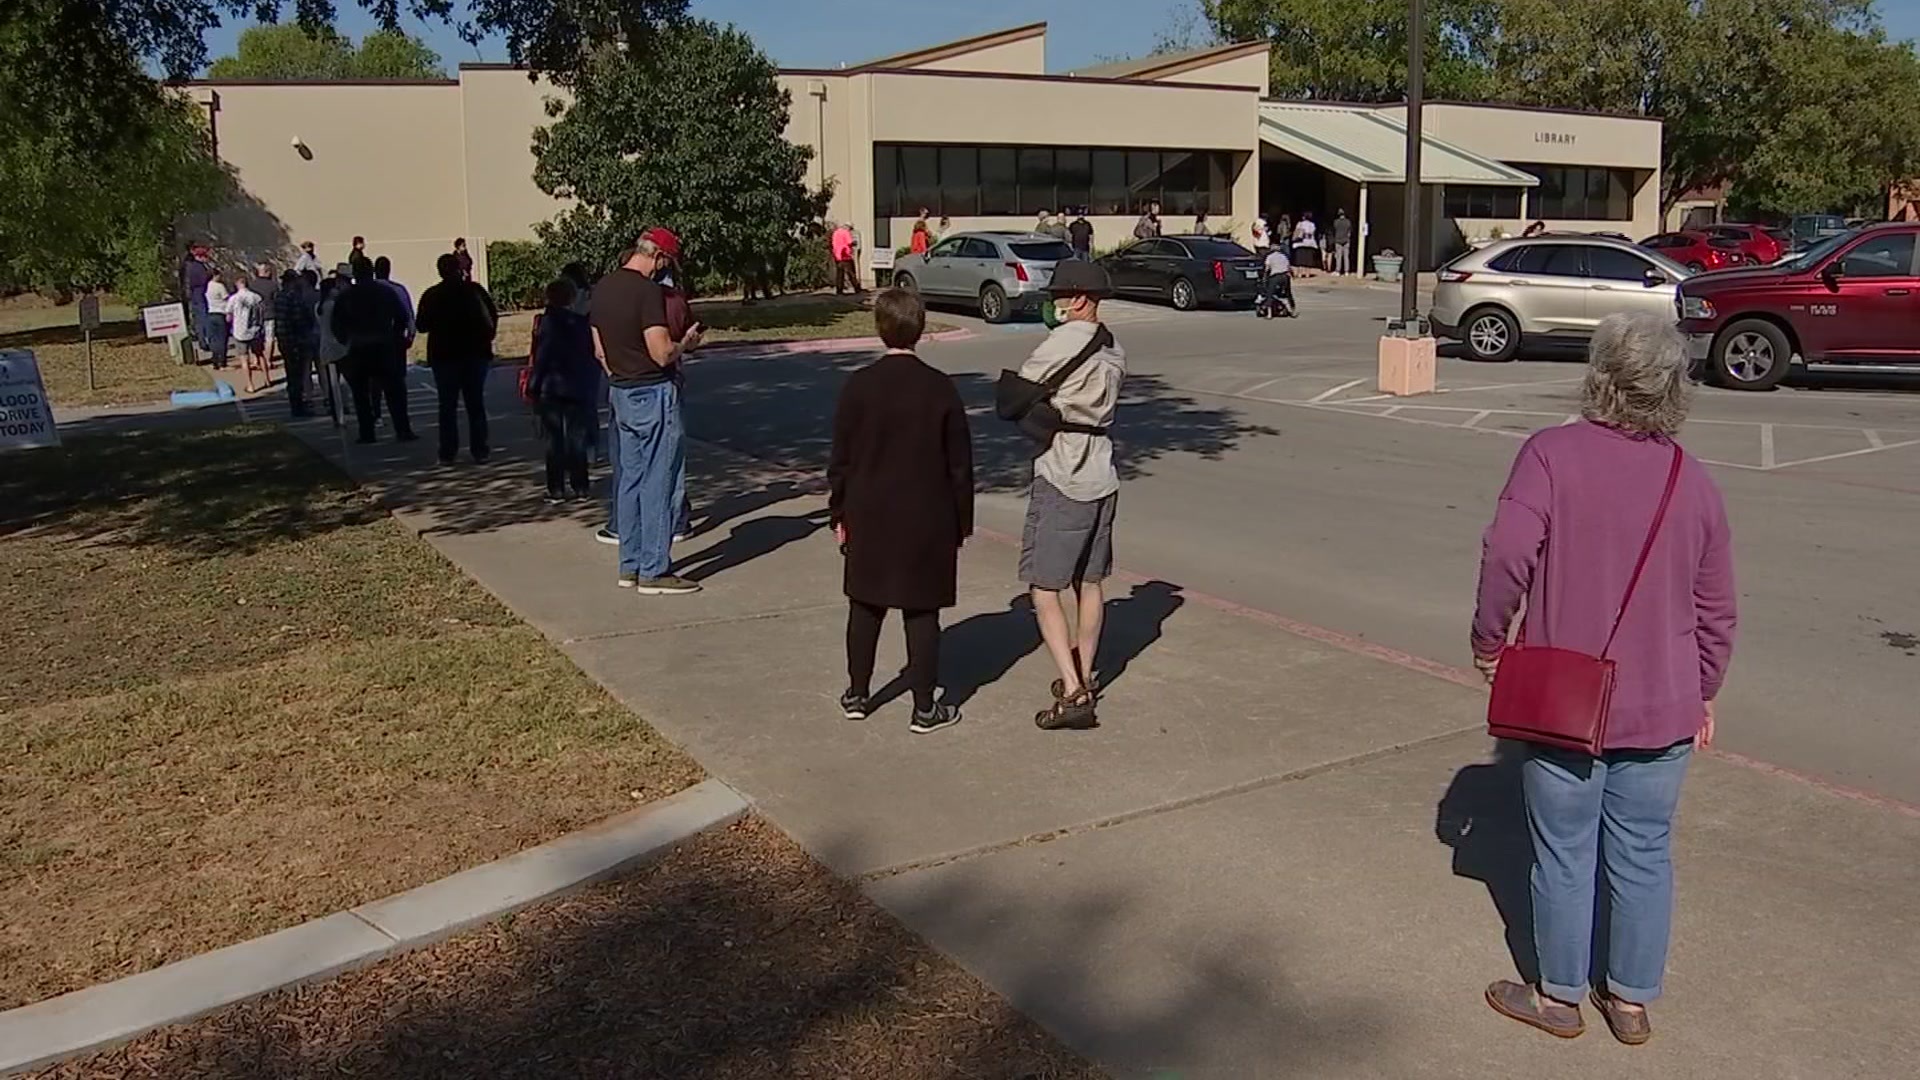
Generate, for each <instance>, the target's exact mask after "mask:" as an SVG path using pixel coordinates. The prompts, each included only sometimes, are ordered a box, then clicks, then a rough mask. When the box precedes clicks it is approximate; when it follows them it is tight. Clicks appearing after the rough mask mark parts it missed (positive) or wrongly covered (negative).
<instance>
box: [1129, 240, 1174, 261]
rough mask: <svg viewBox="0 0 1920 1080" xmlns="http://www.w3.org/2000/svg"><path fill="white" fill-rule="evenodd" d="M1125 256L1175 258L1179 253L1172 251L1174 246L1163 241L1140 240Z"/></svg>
mask: <svg viewBox="0 0 1920 1080" xmlns="http://www.w3.org/2000/svg"><path fill="white" fill-rule="evenodd" d="M1127 254H1129V255H1139V256H1142V257H1154V256H1163V257H1164V256H1177V255H1178V254H1180V253H1179V252H1178V251H1176V250H1175V249H1174V246H1173V245H1172V244H1170V243H1168V242H1167V241H1165V240H1142V241H1140V242H1139V243H1138V244H1136V245H1134V248H1133V250H1132V251H1129V252H1128V253H1127Z"/></svg>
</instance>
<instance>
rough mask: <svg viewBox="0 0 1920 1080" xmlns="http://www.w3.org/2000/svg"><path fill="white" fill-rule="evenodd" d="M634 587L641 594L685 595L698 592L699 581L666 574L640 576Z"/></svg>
mask: <svg viewBox="0 0 1920 1080" xmlns="http://www.w3.org/2000/svg"><path fill="white" fill-rule="evenodd" d="M634 588H635V589H636V590H637V591H638V592H639V593H640V595H641V596H686V595H688V594H690V593H697V592H699V591H700V583H699V582H697V581H688V580H687V579H686V578H683V577H674V576H673V575H672V574H667V575H666V576H664V577H656V578H641V579H640V581H639V582H638V583H637V584H635V585H634Z"/></svg>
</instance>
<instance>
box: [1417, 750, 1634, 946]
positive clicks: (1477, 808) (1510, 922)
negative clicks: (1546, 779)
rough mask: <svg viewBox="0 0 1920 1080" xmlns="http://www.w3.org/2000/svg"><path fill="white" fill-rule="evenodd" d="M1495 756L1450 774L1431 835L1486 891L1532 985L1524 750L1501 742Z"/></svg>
mask: <svg viewBox="0 0 1920 1080" xmlns="http://www.w3.org/2000/svg"><path fill="white" fill-rule="evenodd" d="M1493 753H1494V759H1493V761H1491V762H1488V763H1485V764H1480V765H1469V766H1467V767H1466V768H1464V769H1461V770H1460V771H1459V772H1458V773H1456V774H1455V775H1454V778H1453V782H1452V783H1451V784H1449V785H1447V793H1446V795H1444V796H1442V797H1441V799H1440V805H1439V807H1438V809H1437V810H1436V812H1435V814H1434V827H1433V829H1434V836H1435V838H1436V839H1438V840H1439V841H1440V842H1441V843H1443V844H1445V845H1447V846H1448V847H1450V848H1452V849H1453V872H1454V875H1455V876H1456V877H1463V878H1470V879H1472V880H1474V881H1478V882H1480V883H1481V884H1483V885H1485V886H1486V887H1487V895H1488V896H1489V897H1490V898H1491V899H1492V900H1493V906H1494V910H1495V911H1497V912H1498V913H1499V915H1500V921H1501V922H1502V923H1503V924H1504V925H1505V926H1506V931H1507V950H1508V952H1510V953H1512V955H1513V965H1514V968H1515V970H1517V971H1518V972H1519V973H1520V978H1521V979H1522V980H1523V981H1526V982H1533V981H1535V980H1537V979H1538V978H1539V977H1540V963H1539V960H1538V958H1537V956H1536V954H1535V952H1534V947H1533V895H1532V891H1531V885H1530V884H1529V883H1528V876H1529V874H1530V873H1531V871H1532V869H1533V845H1532V841H1531V840H1529V839H1528V837H1527V807H1526V799H1525V796H1524V794H1523V793H1522V790H1521V787H1520V765H1521V763H1522V762H1523V761H1525V760H1526V755H1527V750H1526V747H1525V746H1523V745H1522V744H1520V743H1516V742H1513V741H1511V740H1505V739H1502V740H1500V741H1498V742H1496V743H1495V744H1494V751H1493ZM1601 925H1602V926H1604V925H1605V922H1604V919H1603V921H1602V922H1601ZM1598 937H1599V935H1596V944H1597V945H1600V944H1601V943H1600V942H1599V941H1598V940H1597V939H1598ZM1601 947H1602V948H1604V945H1601ZM1602 955H1604V952H1603V953H1602ZM1594 970H1596V971H1598V970H1602V969H1600V968H1595V969H1594Z"/></svg>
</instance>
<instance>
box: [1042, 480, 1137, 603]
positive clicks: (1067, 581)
mask: <svg viewBox="0 0 1920 1080" xmlns="http://www.w3.org/2000/svg"><path fill="white" fill-rule="evenodd" d="M1119 503H1120V493H1119V492H1114V493H1113V494H1111V495H1108V496H1107V497H1106V498H1104V499H1101V500H1099V501H1098V502H1080V501H1078V500H1075V499H1069V498H1067V497H1066V496H1065V495H1063V494H1061V493H1060V489H1059V488H1057V487H1054V486H1053V485H1052V484H1049V483H1047V482H1046V481H1045V480H1042V479H1040V478H1039V477H1037V476H1036V477H1034V478H1033V487H1032V489H1031V490H1029V491H1028V493H1027V525H1026V529H1025V531H1024V532H1023V533H1022V534H1021V538H1020V580H1021V581H1023V582H1025V583H1026V584H1028V585H1031V586H1033V587H1034V588H1036V589H1046V590H1048V591H1050V592H1059V591H1061V590H1063V589H1069V588H1072V587H1073V586H1074V585H1075V584H1076V583H1078V582H1083V581H1095V582H1097V581H1104V580H1106V578H1107V575H1109V574H1111V573H1112V572H1113V515H1114V511H1115V509H1116V508H1117V507H1118V506H1119Z"/></svg>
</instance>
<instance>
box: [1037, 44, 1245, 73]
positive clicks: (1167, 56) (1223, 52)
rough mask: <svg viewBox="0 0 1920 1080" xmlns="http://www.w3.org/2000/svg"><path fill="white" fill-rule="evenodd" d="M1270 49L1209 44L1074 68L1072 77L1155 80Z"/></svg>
mask: <svg viewBox="0 0 1920 1080" xmlns="http://www.w3.org/2000/svg"><path fill="white" fill-rule="evenodd" d="M1269 47H1270V45H1269V43H1268V42H1265V41H1233V42H1228V43H1227V44H1225V45H1208V46H1205V47H1204V48H1199V49H1183V50H1181V51H1179V52H1169V53H1156V54H1154V55H1152V56H1142V57H1139V58H1137V59H1133V60H1116V61H1114V62H1113V63H1110V64H1095V65H1093V66H1092V67H1083V68H1075V69H1074V70H1073V71H1072V73H1071V74H1074V75H1080V76H1091V77H1093V78H1097V79H1153V78H1155V77H1159V76H1166V75H1176V74H1179V73H1180V72H1182V71H1191V70H1193V69H1194V68H1201V67H1206V66H1207V65H1209V64H1217V63H1220V62H1221V61H1224V60H1232V59H1234V58H1236V57H1239V56H1248V55H1251V54H1253V53H1256V52H1265V51H1266V50H1267V49H1268V48H1269Z"/></svg>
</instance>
